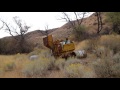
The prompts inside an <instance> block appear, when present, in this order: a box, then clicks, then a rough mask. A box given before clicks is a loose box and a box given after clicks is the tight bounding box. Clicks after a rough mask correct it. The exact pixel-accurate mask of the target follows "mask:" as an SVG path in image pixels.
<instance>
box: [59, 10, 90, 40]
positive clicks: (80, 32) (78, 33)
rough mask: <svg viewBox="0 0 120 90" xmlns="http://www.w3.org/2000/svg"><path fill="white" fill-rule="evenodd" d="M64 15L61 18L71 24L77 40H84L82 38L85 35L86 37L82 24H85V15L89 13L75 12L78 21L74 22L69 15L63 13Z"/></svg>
mask: <svg viewBox="0 0 120 90" xmlns="http://www.w3.org/2000/svg"><path fill="white" fill-rule="evenodd" d="M62 14H63V17H61V19H64V20H65V21H66V22H68V23H70V25H71V28H72V29H73V33H74V34H75V37H76V38H77V40H80V39H83V38H81V37H82V36H83V34H84V35H85V27H84V26H81V24H82V22H83V19H84V17H85V15H86V14H88V13H87V12H73V14H74V16H75V20H76V21H75V20H74V21H73V20H72V19H71V17H70V16H69V15H68V14H67V13H65V12H62ZM83 27H84V28H83ZM81 29H82V30H81Z"/></svg>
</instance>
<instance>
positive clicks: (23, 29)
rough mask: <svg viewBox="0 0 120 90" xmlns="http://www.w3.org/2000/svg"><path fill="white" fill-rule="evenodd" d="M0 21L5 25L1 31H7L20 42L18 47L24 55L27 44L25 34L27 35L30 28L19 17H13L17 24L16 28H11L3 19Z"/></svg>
mask: <svg viewBox="0 0 120 90" xmlns="http://www.w3.org/2000/svg"><path fill="white" fill-rule="evenodd" d="M0 21H1V22H2V23H3V27H2V28H1V29H5V30H6V31H7V32H8V33H9V34H10V35H11V36H12V37H13V38H14V39H15V40H17V41H18V45H19V48H20V50H21V51H20V53H24V52H25V50H24V45H25V43H26V42H25V33H27V31H28V30H29V28H30V26H27V25H26V23H23V22H22V20H21V19H20V18H19V17H17V16H15V17H13V21H14V22H15V24H16V27H14V26H10V25H9V24H8V23H7V22H5V21H4V20H2V19H0ZM16 35H17V36H16Z"/></svg>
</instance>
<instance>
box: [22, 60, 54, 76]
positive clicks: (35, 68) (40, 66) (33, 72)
mask: <svg viewBox="0 0 120 90" xmlns="http://www.w3.org/2000/svg"><path fill="white" fill-rule="evenodd" d="M53 63H54V59H53V58H39V59H38V60H34V61H30V62H28V63H27V64H25V65H24V68H23V70H22V72H23V74H24V75H25V76H26V77H40V76H42V75H46V74H47V71H48V70H50V69H51V68H52V67H53Z"/></svg>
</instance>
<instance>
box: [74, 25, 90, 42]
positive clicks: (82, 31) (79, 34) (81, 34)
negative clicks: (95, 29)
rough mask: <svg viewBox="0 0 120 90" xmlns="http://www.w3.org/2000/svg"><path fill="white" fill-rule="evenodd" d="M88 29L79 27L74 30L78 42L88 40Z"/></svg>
mask: <svg viewBox="0 0 120 90" xmlns="http://www.w3.org/2000/svg"><path fill="white" fill-rule="evenodd" d="M86 30H87V28H86V27H85V26H77V27H75V28H74V29H73V33H74V35H75V38H76V40H78V41H80V40H84V39H86V38H88V34H87V32H86Z"/></svg>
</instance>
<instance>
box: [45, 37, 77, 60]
mask: <svg viewBox="0 0 120 90" xmlns="http://www.w3.org/2000/svg"><path fill="white" fill-rule="evenodd" d="M43 43H44V46H46V47H47V48H49V49H51V51H52V54H53V55H54V57H56V58H57V57H63V58H67V57H69V55H75V54H74V52H73V51H74V50H75V45H74V43H73V42H69V43H66V44H65V43H64V41H60V40H56V41H53V37H52V35H48V36H46V37H44V38H43Z"/></svg>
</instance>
